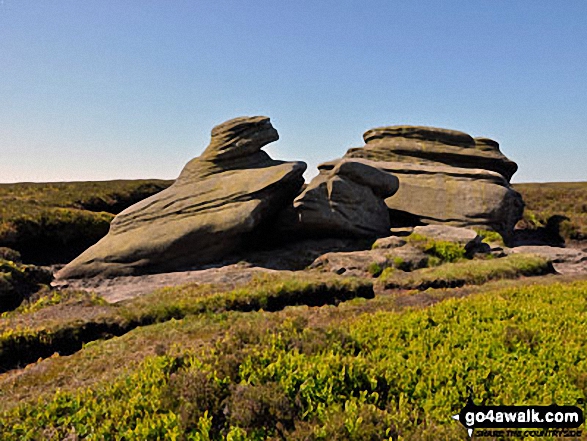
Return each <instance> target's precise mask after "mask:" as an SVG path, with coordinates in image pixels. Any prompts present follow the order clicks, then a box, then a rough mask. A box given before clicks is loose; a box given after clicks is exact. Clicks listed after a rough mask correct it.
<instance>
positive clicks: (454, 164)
mask: <svg viewBox="0 0 587 441" xmlns="http://www.w3.org/2000/svg"><path fill="white" fill-rule="evenodd" d="M363 138H364V140H365V143H366V145H365V146H364V147H362V148H352V149H350V150H349V151H348V152H347V153H346V155H345V157H344V158H343V159H345V158H354V159H356V158H364V159H368V160H371V161H376V163H377V167H379V168H380V169H382V170H385V171H387V172H389V173H392V174H394V175H396V176H397V177H398V178H399V181H400V187H399V190H398V192H397V193H396V194H395V195H394V196H392V197H390V198H388V199H386V204H387V206H388V207H389V208H390V209H391V210H392V223H394V225H397V226H401V225H402V224H414V223H421V224H431V223H432V224H435V223H445V224H449V225H453V226H459V227H480V228H487V229H493V230H495V231H498V232H499V233H501V234H502V236H504V238H505V239H506V240H508V239H509V238H511V235H512V232H513V228H514V225H515V224H516V222H517V221H518V220H519V219H520V218H521V217H522V212H523V209H524V203H523V200H522V197H521V195H520V194H519V193H518V192H516V191H515V190H513V189H512V187H511V186H510V183H509V181H510V178H511V177H512V175H513V174H514V173H515V172H516V170H517V165H516V164H515V163H514V162H513V161H511V160H509V159H508V158H506V157H505V156H504V155H503V154H502V153H501V152H500V150H499V144H498V143H497V142H495V141H493V140H491V139H488V138H472V137H471V136H469V135H467V134H466V133H463V132H458V131H454V130H446V129H437V128H433V127H420V126H392V127H380V128H376V129H371V130H368V131H367V132H365V134H364V136H363ZM327 165H328V164H327ZM331 165H332V164H330V166H331ZM394 220H395V222H394Z"/></svg>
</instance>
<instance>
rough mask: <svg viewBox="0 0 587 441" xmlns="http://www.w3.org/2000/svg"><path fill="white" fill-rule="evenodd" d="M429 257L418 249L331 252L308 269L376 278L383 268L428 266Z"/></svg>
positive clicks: (408, 269) (399, 248)
mask: <svg viewBox="0 0 587 441" xmlns="http://www.w3.org/2000/svg"><path fill="white" fill-rule="evenodd" d="M428 260H429V256H428V255H427V254H426V253H424V252H423V251H422V250H420V249H419V248H416V247H413V246H411V245H404V246H401V247H398V248H393V249H386V248H374V249H371V250H364V251H351V252H331V253H326V254H323V255H322V256H320V257H318V258H317V259H316V260H315V261H314V262H313V263H312V264H311V265H310V268H313V269H320V270H322V271H328V272H333V273H336V274H340V275H343V274H344V275H345V276H358V277H365V276H377V275H379V273H380V272H381V271H382V270H384V269H385V268H391V267H393V268H399V269H401V270H404V271H412V270H414V269H418V268H424V267H426V266H428Z"/></svg>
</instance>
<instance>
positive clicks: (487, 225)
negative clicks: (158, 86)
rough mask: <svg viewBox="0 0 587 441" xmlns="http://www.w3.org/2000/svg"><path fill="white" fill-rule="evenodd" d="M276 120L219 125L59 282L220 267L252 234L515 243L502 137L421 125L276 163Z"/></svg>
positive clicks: (514, 204)
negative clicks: (496, 236) (492, 237)
mask: <svg viewBox="0 0 587 441" xmlns="http://www.w3.org/2000/svg"><path fill="white" fill-rule="evenodd" d="M278 138H279V135H278V133H277V131H276V130H275V128H274V127H273V126H272V125H271V122H270V121H269V118H267V117H263V116H256V117H240V118H235V119H232V120H229V121H226V122H224V123H222V124H220V125H218V126H216V127H214V128H213V129H212V137H211V141H210V144H209V145H208V147H207V148H206V149H205V150H204V152H203V153H202V155H201V156H199V157H197V158H195V159H193V160H191V161H190V162H189V163H188V164H187V165H186V166H185V168H184V169H183V170H182V172H181V174H180V175H179V177H178V178H177V180H176V181H175V183H174V184H173V185H172V186H170V187H168V188H167V189H165V190H163V191H161V192H160V193H157V194H155V195H153V196H151V197H149V198H147V199H145V200H143V201H141V202H139V203H137V204H135V205H133V206H131V207H130V208H128V209H126V210H124V211H123V212H122V213H120V214H119V215H118V216H116V218H115V219H114V220H113V222H112V224H111V226H110V231H109V232H108V234H107V235H106V236H105V237H104V238H103V239H102V240H100V241H99V242H98V243H97V244H95V245H94V246H92V247H90V248H89V249H87V250H86V251H85V252H83V253H82V254H81V255H80V256H78V257H77V258H76V259H75V260H73V261H72V262H71V263H69V264H68V265H67V266H65V267H64V268H63V269H62V270H61V271H60V272H59V273H58V274H57V277H58V278H61V279H67V278H80V277H84V278H85V277H94V276H104V277H114V276H124V275H138V274H145V273H158V272H168V271H176V270H181V269H188V268H193V267H197V266H202V265H207V264H211V263H215V262H219V261H221V260H222V259H225V258H226V257H228V256H230V255H231V253H235V252H237V251H239V250H240V249H242V248H243V247H246V246H248V245H249V244H250V243H251V239H252V238H256V239H259V238H264V239H266V241H269V242H270V243H271V242H275V243H277V242H280V243H283V242H287V241H290V242H291V241H296V240H301V239H309V238H311V239H327V238H350V239H366V238H371V239H375V238H383V237H387V236H390V234H391V229H393V228H397V227H408V226H415V225H426V224H444V225H451V226H459V227H463V226H464V227H479V228H483V229H491V230H494V231H497V232H499V233H501V234H502V236H503V237H504V238H505V239H506V240H507V238H508V237H510V235H511V233H512V231H513V227H514V225H515V223H516V222H517V221H518V220H519V219H520V218H521V216H522V212H523V207H524V203H523V201H522V198H521V196H520V194H519V193H517V192H516V191H515V190H513V189H512V188H511V186H510V183H509V182H510V178H511V177H512V175H513V174H514V173H515V172H516V170H517V165H516V164H515V163H514V162H512V161H511V160H509V159H508V158H506V157H505V156H504V155H503V154H502V153H501V152H500V150H499V145H498V143H497V142H495V141H493V140H490V139H487V138H472V137H471V136H469V135H467V134H466V133H462V132H457V131H452V130H445V129H437V128H431V127H417V126H392V127H381V128H376V129H371V130H368V131H367V132H365V134H364V136H363V138H364V140H365V146H364V147H360V148H352V149H350V150H349V151H348V152H347V153H346V154H345V155H344V156H343V157H342V158H341V159H337V160H334V161H330V162H327V163H324V164H321V165H320V166H319V167H318V169H319V174H318V175H317V176H316V177H315V178H314V179H313V180H312V181H311V182H310V183H308V184H307V185H306V184H305V183H304V178H303V176H302V175H303V173H304V171H305V170H306V164H305V163H303V162H284V161H278V160H274V159H272V158H271V157H270V156H269V155H268V154H267V153H265V152H264V151H263V150H262V148H263V147H264V146H265V145H267V144H269V143H271V142H273V141H276V140H277V139H278Z"/></svg>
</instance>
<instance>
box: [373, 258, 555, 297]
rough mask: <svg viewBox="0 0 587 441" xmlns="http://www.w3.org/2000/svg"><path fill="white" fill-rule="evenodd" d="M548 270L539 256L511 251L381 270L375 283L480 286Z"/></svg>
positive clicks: (421, 286) (388, 285)
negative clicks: (482, 257)
mask: <svg viewBox="0 0 587 441" xmlns="http://www.w3.org/2000/svg"><path fill="white" fill-rule="evenodd" d="M550 272H552V266H551V265H550V264H549V262H548V261H547V260H546V259H544V258H542V257H539V256H535V255H526V254H512V255H510V256H506V257H503V258H500V259H489V260H464V261H460V262H456V263H450V264H449V263H447V264H444V265H440V266H438V267H433V268H423V269H420V270H415V271H412V272H409V273H406V272H403V271H388V270H384V271H383V273H382V274H381V276H380V277H379V283H381V284H382V285H383V286H384V287H385V288H387V289H390V288H402V289H419V290H424V289H428V288H454V287H459V286H463V285H465V284H473V285H481V284H483V283H486V282H488V281H490V280H498V279H515V278H518V277H521V276H537V275H542V274H548V273H550Z"/></svg>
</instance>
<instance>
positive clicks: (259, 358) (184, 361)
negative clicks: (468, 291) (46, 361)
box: [0, 281, 587, 440]
mask: <svg viewBox="0 0 587 441" xmlns="http://www.w3.org/2000/svg"><path fill="white" fill-rule="evenodd" d="M586 312H587V282H586V281H580V282H575V283H567V284H558V283H557V284H549V285H547V286H541V285H536V286H524V287H515V288H511V289H503V290H498V291H493V292H486V293H482V294H479V295H474V296H471V297H468V298H463V299H453V300H447V301H444V302H441V303H439V304H437V305H435V306H432V307H430V308H427V309H420V310H406V311H403V312H399V313H398V312H388V311H379V312H367V313H364V314H361V315H359V316H358V317H355V318H354V319H351V320H342V321H339V322H333V323H331V324H329V325H328V326H322V325H319V324H316V323H312V322H309V321H308V320H304V319H303V316H299V317H297V318H286V319H285V320H283V321H282V322H281V323H279V324H276V323H273V322H272V323H271V324H270V326H268V325H263V324H264V323H265V318H264V317H263V316H255V317H251V318H250V319H249V320H244V321H241V322H239V324H238V325H235V326H230V327H228V328H226V329H227V330H226V332H225V333H224V334H223V335H222V336H221V337H220V338H217V339H216V340H215V341H214V342H212V343H211V344H209V345H205V346H203V347H201V348H199V349H191V350H184V351H182V350H181V349H177V351H176V352H174V353H172V352H169V353H166V354H160V355H157V356H153V357H150V358H148V359H146V360H145V361H144V362H143V363H142V364H141V365H140V366H138V367H137V368H136V369H133V370H131V371H129V372H126V373H124V374H122V375H121V376H120V377H119V378H118V379H117V380H116V381H107V382H104V383H101V384H97V385H94V386H92V387H90V388H85V389H81V390H72V391H58V392H56V393H55V394H54V395H53V396H51V397H48V398H44V399H41V400H39V401H38V402H32V403H25V404H21V405H19V406H17V407H15V408H12V409H10V410H7V411H5V412H3V413H2V414H0V437H1V438H2V439H6V440H21V439H48V440H52V439H55V440H57V439H66V438H67V437H70V438H72V439H73V438H75V437H80V438H85V437H88V438H93V439H129V440H132V439H163V438H165V439H198V440H220V439H232V440H265V439H267V440H268V439H288V440H289V439H291V440H308V439H310V440H329V439H335V440H338V439H341V440H342V439H355V440H372V439H377V440H384V439H395V438H396V437H400V439H410V440H433V439H462V440H466V439H469V437H468V435H467V433H466V431H465V430H464V429H463V427H462V426H461V425H460V424H458V423H457V422H455V421H454V420H452V419H451V418H450V416H451V415H454V414H455V413H458V412H459V411H460V410H461V408H462V407H463V405H464V404H465V402H466V399H467V397H468V396H469V392H468V390H467V389H468V387H470V388H471V389H472V391H473V396H474V398H475V400H476V402H478V403H487V404H489V405H500V404H502V405H522V404H528V403H531V404H533V405H549V404H552V403H558V404H575V403H577V402H580V400H584V398H585V396H586V394H587V389H586V384H587V382H585V380H584V378H585V375H584V372H585V369H587V354H586V353H585V351H584V348H585V346H586V345H587V314H586ZM307 314H308V316H310V312H308V313H307ZM161 326H169V325H168V324H164V325H161ZM582 407H583V409H584V410H585V405H582Z"/></svg>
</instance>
